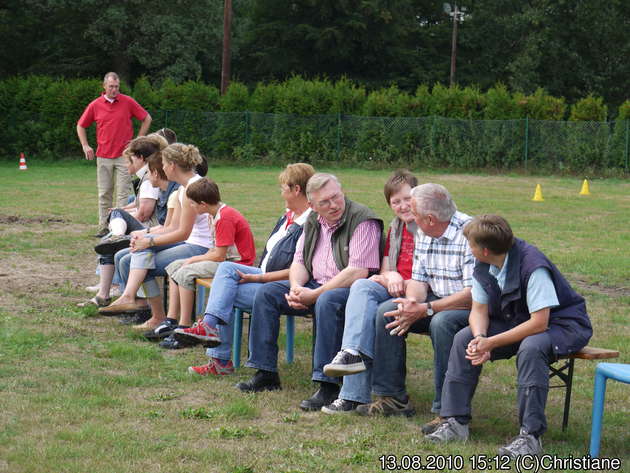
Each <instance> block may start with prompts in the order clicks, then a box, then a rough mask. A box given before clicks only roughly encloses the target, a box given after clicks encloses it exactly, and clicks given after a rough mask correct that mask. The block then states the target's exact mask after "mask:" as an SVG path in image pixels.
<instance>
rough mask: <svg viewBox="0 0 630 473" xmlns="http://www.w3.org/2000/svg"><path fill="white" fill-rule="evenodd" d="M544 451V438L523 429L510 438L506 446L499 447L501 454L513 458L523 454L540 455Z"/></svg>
mask: <svg viewBox="0 0 630 473" xmlns="http://www.w3.org/2000/svg"><path fill="white" fill-rule="evenodd" d="M542 452H543V448H542V440H541V439H540V437H538V438H536V437H534V436H533V435H531V434H529V433H528V432H527V431H526V430H525V429H521V431H520V432H519V434H518V435H517V436H516V437H514V438H513V439H512V440H510V443H508V444H507V445H506V446H504V447H501V448H499V455H509V456H511V457H512V458H516V457H520V456H522V455H540V454H541V453H542Z"/></svg>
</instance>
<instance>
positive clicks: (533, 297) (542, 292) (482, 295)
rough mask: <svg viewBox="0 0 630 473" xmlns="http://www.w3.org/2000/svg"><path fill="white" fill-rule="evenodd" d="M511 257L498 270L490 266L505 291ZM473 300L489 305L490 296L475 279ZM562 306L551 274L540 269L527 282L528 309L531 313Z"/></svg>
mask: <svg viewBox="0 0 630 473" xmlns="http://www.w3.org/2000/svg"><path fill="white" fill-rule="evenodd" d="M508 259H509V255H505V261H504V262H503V267H501V268H498V267H496V266H493V265H490V268H489V269H488V272H489V273H490V274H491V275H492V276H494V277H495V278H496V279H497V283H498V284H499V288H501V291H503V286H505V278H506V276H507V267H508ZM472 298H473V300H474V301H475V302H477V303H479V304H487V303H488V294H487V293H486V291H485V290H484V288H483V287H481V284H479V282H478V281H477V279H475V278H474V277H473V285H472ZM558 305H560V303H559V302H558V295H557V294H556V288H555V287H554V285H553V281H552V280H551V274H550V273H549V270H548V269H547V268H538V269H536V270H534V272H533V273H532V274H531V276H530V277H529V281H528V282H527V308H528V310H529V313H530V314H531V313H532V312H536V311H538V310H541V309H544V308H546V307H549V308H552V307H557V306H558Z"/></svg>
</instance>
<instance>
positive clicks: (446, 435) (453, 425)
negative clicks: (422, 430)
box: [425, 417, 469, 443]
mask: <svg viewBox="0 0 630 473" xmlns="http://www.w3.org/2000/svg"><path fill="white" fill-rule="evenodd" d="M468 433H469V432H468V424H460V423H459V422H457V421H456V420H455V419H454V418H453V417H449V418H447V419H445V420H444V422H442V424H441V425H440V426H439V427H438V428H437V429H436V430H435V432H433V433H432V434H429V435H425V438H426V439H429V440H431V441H433V442H440V443H448V442H466V441H467V440H468Z"/></svg>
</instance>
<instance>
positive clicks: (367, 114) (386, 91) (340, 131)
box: [0, 76, 630, 173]
mask: <svg viewBox="0 0 630 473" xmlns="http://www.w3.org/2000/svg"><path fill="white" fill-rule="evenodd" d="M100 90H101V84H100V80H98V79H90V80H86V79H82V80H81V79H75V80H58V79H53V78H51V77H46V76H27V77H24V78H18V77H13V78H9V79H6V80H0V107H2V109H3V110H4V111H5V113H3V114H1V115H0V156H5V157H9V158H11V157H15V156H17V155H18V153H19V152H27V154H28V155H29V156H33V155H36V156H38V157H46V158H56V157H59V156H63V155H77V154H80V149H79V144H78V140H77V137H76V133H75V125H76V121H77V119H78V117H79V116H80V114H81V112H82V111H83V108H84V107H85V106H86V104H87V103H89V101H90V100H92V99H93V98H94V97H96V96H98V94H99V93H100ZM122 92H123V93H128V94H130V95H132V96H134V97H135V98H136V99H137V100H138V101H139V102H140V103H141V104H142V105H144V106H145V107H146V108H147V109H148V110H149V111H150V112H151V114H152V116H153V118H154V124H153V127H152V128H153V129H157V128H160V127H163V126H168V127H170V128H173V129H174V130H175V131H176V132H177V134H178V136H179V138H180V140H182V141H185V142H191V143H195V144H197V145H199V146H200V148H201V149H202V150H203V151H204V152H205V153H206V154H207V155H208V156H209V157H211V158H215V159H230V160H234V159H237V160H240V161H241V162H243V163H245V162H248V163H254V162H261V161H270V162H271V161H273V162H284V161H301V160H308V161H312V162H344V163H346V164H351V165H374V166H393V165H397V164H404V165H412V166H413V165H418V166H431V167H450V168H457V169H473V168H494V169H510V168H516V167H518V168H523V167H526V168H528V169H535V170H555V171H565V170H566V171H570V172H577V171H579V172H582V171H589V172H597V173H602V172H608V171H612V172H615V170H622V169H625V170H627V168H628V156H627V154H628V149H627V142H628V138H629V137H628V134H629V131H628V126H627V124H628V122H629V121H630V101H626V102H625V103H624V104H622V105H621V107H619V117H617V120H616V121H615V122H606V121H605V120H604V118H605V117H606V115H607V108H606V105H604V103H603V100H602V99H601V97H595V96H588V97H585V98H584V99H582V100H580V101H578V102H577V103H575V104H573V105H571V106H568V105H567V104H566V103H565V100H564V98H559V97H554V96H552V95H550V94H548V93H547V92H545V91H544V90H543V89H537V90H536V91H535V92H534V93H532V94H529V95H526V94H524V93H522V92H516V93H512V92H510V91H509V90H508V89H507V88H506V87H505V86H504V85H501V84H498V85H496V86H495V87H492V88H490V89H489V90H488V91H487V92H481V91H480V90H479V89H477V88H475V87H465V88H460V87H444V86H442V85H439V84H437V85H435V86H434V87H433V88H429V87H427V86H420V87H418V88H417V90H416V91H415V92H413V93H408V92H405V91H403V90H401V89H399V88H398V87H396V86H391V87H388V88H383V89H376V90H372V91H368V90H367V89H366V88H365V87H363V86H360V85H358V84H356V83H354V82H353V81H350V80H348V79H341V80H339V81H336V82H331V81H327V80H305V79H303V78H301V77H298V76H295V77H293V78H291V79H289V80H287V81H285V82H272V83H259V84H258V85H257V86H256V87H255V88H253V89H251V90H250V89H249V88H248V87H246V86H245V85H244V84H242V83H239V82H234V83H233V84H232V86H231V87H230V88H229V90H228V92H227V93H226V94H225V95H223V96H220V94H219V91H218V89H217V88H216V87H214V86H210V85H207V84H204V83H201V82H193V81H187V82H184V83H181V84H176V83H175V82H174V81H172V80H170V79H167V80H165V81H162V82H161V84H159V85H157V84H156V85H155V86H154V85H152V84H151V82H150V81H149V80H147V79H146V78H141V79H139V80H138V81H136V83H135V85H134V87H133V88H131V87H130V86H129V85H127V84H126V83H123V84H122ZM567 118H569V119H570V120H569V121H564V120H566V119H567ZM89 131H90V134H91V138H90V139H91V141H92V143H93V142H94V136H93V135H94V127H91V128H90V130H89Z"/></svg>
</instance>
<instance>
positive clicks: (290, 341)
mask: <svg viewBox="0 0 630 473" xmlns="http://www.w3.org/2000/svg"><path fill="white" fill-rule="evenodd" d="M294 338H295V317H293V316H292V315H287V352H286V357H287V363H293V345H294V342H295V340H294Z"/></svg>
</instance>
